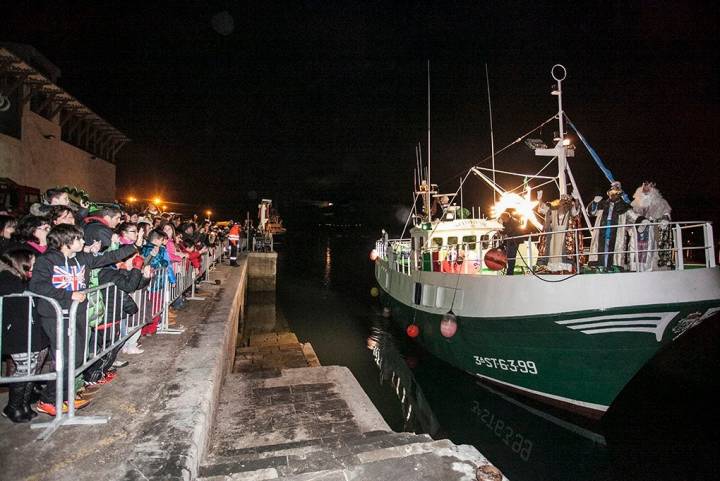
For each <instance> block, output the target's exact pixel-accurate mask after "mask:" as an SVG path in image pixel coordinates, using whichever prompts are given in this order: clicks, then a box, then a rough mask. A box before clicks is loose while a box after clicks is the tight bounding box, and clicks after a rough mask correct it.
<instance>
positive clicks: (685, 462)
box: [371, 323, 717, 481]
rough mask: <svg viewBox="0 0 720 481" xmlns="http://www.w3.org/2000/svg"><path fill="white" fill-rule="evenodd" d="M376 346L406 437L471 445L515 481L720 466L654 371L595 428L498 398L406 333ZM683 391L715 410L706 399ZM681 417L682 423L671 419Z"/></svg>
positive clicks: (657, 475) (645, 475)
mask: <svg viewBox="0 0 720 481" xmlns="http://www.w3.org/2000/svg"><path fill="white" fill-rule="evenodd" d="M377 324H378V325H379V324H387V323H377ZM706 334H712V333H706ZM371 338H372V339H373V340H374V341H375V345H374V346H375V347H374V349H373V357H374V359H375V361H376V363H377V364H378V366H379V367H380V370H381V380H382V381H383V382H390V383H391V384H392V386H393V388H394V390H395V391H396V393H397V394H398V399H400V400H401V401H402V404H403V413H404V415H405V417H406V421H405V426H404V428H405V429H406V430H410V431H416V432H426V433H428V434H430V435H431V436H432V437H433V438H435V439H441V438H449V439H451V440H452V441H453V442H455V443H456V444H471V445H473V446H475V447H476V448H477V449H478V450H479V451H480V452H481V453H482V454H483V455H485V456H486V457H487V458H488V459H489V460H490V461H491V462H492V463H493V464H494V465H495V466H497V467H498V468H499V469H500V470H501V471H502V472H503V474H504V475H505V476H507V478H508V479H510V480H512V481H518V480H521V481H539V480H553V481H563V480H568V481H570V480H572V481H577V480H598V481H599V480H603V481H607V480H624V479H633V480H637V479H653V480H662V479H688V480H690V479H698V480H699V479H706V478H704V477H703V476H704V474H702V473H706V472H707V473H709V472H712V465H713V464H716V461H714V460H713V456H712V454H711V453H712V452H713V450H714V448H713V446H715V447H716V446H717V441H713V440H708V439H706V440H703V438H704V437H706V436H703V435H701V434H699V433H700V431H701V430H702V427H701V425H700V424H699V423H700V422H699V421H698V419H697V415H695V417H694V418H693V417H691V418H690V420H688V419H687V417H688V416H689V415H690V416H692V415H691V414H690V413H687V412H684V411H685V408H687V407H688V405H682V404H680V405H677V404H676V403H675V402H673V401H674V400H672V399H667V395H666V394H664V392H663V390H664V389H668V390H670V389H672V388H671V387H669V386H666V387H658V386H657V384H658V382H657V379H656V378H655V377H654V376H653V374H652V372H643V373H641V375H640V376H639V379H637V382H636V383H634V384H633V385H632V386H631V389H630V390H627V392H624V393H623V394H622V395H621V396H620V398H619V399H618V406H616V407H615V408H614V409H613V410H611V411H610V412H609V413H608V415H607V416H606V418H605V419H604V420H603V421H602V422H598V421H592V420H588V419H587V418H584V417H581V416H573V415H572V414H569V413H567V412H564V411H560V410H553V409H552V408H550V407H547V406H545V405H544V404H540V403H535V402H533V401H532V400H528V399H527V398H525V397H521V396H517V397H515V396H513V395H512V394H510V393H506V392H505V391H500V390H497V389H495V388H494V387H492V386H490V385H488V384H485V383H482V382H481V381H478V380H476V379H474V378H472V377H471V376H469V375H468V374H466V373H463V372H462V371H459V370H457V369H455V368H453V367H452V366H450V365H449V364H446V363H444V362H443V361H441V360H439V359H437V358H436V357H434V356H432V355H430V354H428V353H426V352H424V351H422V350H421V348H420V347H419V346H418V345H417V344H415V343H414V342H412V341H410V340H408V338H407V336H405V335H404V333H398V334H397V335H396V336H392V335H391V334H388V333H387V332H385V331H384V330H382V329H381V328H376V329H375V330H374V332H373V335H372V336H371ZM371 343H372V342H371ZM689 343H692V340H690V341H689ZM716 351H717V350H715V352H716ZM401 352H402V354H401ZM677 355H681V356H682V353H680V354H678V353H668V354H666V356H665V357H666V359H664V360H663V358H662V356H661V358H660V359H659V360H658V363H659V364H658V363H654V364H651V365H650V366H649V371H652V370H653V369H658V368H660V369H663V368H665V366H663V365H662V364H663V363H665V364H667V363H672V362H674V361H673V357H674V356H677ZM667 356H670V357H669V358H668V357H667ZM710 356H713V354H710ZM694 361H698V360H697V359H696V360H694ZM706 361H707V359H705V360H699V362H701V363H704V362H706ZM689 362H692V361H689ZM663 376H667V372H664V374H663ZM678 387H680V386H678ZM681 389H683V390H684V393H685V395H686V396H691V397H695V396H697V397H704V398H705V399H704V402H705V403H709V402H710V400H709V399H708V398H707V396H704V394H703V392H702V391H697V389H696V390H694V391H693V390H687V388H686V387H681ZM682 395H683V394H682V393H680V396H682ZM658 396H660V397H665V399H660V400H658V399H657V397H658ZM664 401H668V402H669V403H670V404H674V406H671V405H670V404H665V402H664ZM691 405H692V404H691ZM649 406H655V408H654V409H653V408H651V407H649ZM675 409H677V410H679V411H681V412H682V413H684V414H677V413H676V414H672V413H673V412H674V410H675ZM689 409H700V408H699V407H696V408H689ZM643 411H644V412H643ZM673 416H675V417H676V419H674V420H673V419H669V417H670V418H672V417H673ZM707 416H711V417H713V418H714V417H715V415H714V414H712V415H704V417H703V418H702V419H706V420H707V421H708V422H709V418H708V417H707ZM678 417H679V418H682V419H683V420H682V421H681V420H680V419H677V418H678ZM678 424H681V425H682V426H678ZM396 429H400V427H396ZM705 431H707V430H705ZM673 453H674V454H673ZM692 453H694V455H693V454H692Z"/></svg>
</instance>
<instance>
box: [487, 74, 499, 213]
mask: <svg viewBox="0 0 720 481" xmlns="http://www.w3.org/2000/svg"><path fill="white" fill-rule="evenodd" d="M485 83H486V84H487V97H488V114H489V115H490V156H491V157H492V170H493V173H492V180H493V184H494V183H495V133H494V132H493V121H492V102H490V75H488V66H487V63H486V64H485ZM493 202H497V193H496V192H495V191H494V190H493Z"/></svg>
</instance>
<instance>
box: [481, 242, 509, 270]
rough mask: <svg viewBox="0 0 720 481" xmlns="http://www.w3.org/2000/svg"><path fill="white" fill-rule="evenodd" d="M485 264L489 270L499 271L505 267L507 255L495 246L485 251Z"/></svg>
mask: <svg viewBox="0 0 720 481" xmlns="http://www.w3.org/2000/svg"><path fill="white" fill-rule="evenodd" d="M485 265H486V266H487V268H488V269H490V270H491V271H500V270H502V269H505V268H506V267H507V255H506V254H505V251H504V250H502V249H500V248H499V247H496V248H494V249H490V250H489V251H487V252H486V253H485Z"/></svg>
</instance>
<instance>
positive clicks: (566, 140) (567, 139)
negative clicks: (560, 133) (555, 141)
mask: <svg viewBox="0 0 720 481" xmlns="http://www.w3.org/2000/svg"><path fill="white" fill-rule="evenodd" d="M562 143H563V145H564V146H565V147H568V146H570V145H572V141H571V140H570V139H569V138H567V137H565V138H564V139H563V142H562Z"/></svg>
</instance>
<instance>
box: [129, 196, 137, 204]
mask: <svg viewBox="0 0 720 481" xmlns="http://www.w3.org/2000/svg"><path fill="white" fill-rule="evenodd" d="M136 200H137V199H136V198H135V197H133V196H130V197H128V202H130V203H132V202H135V201H136Z"/></svg>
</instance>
